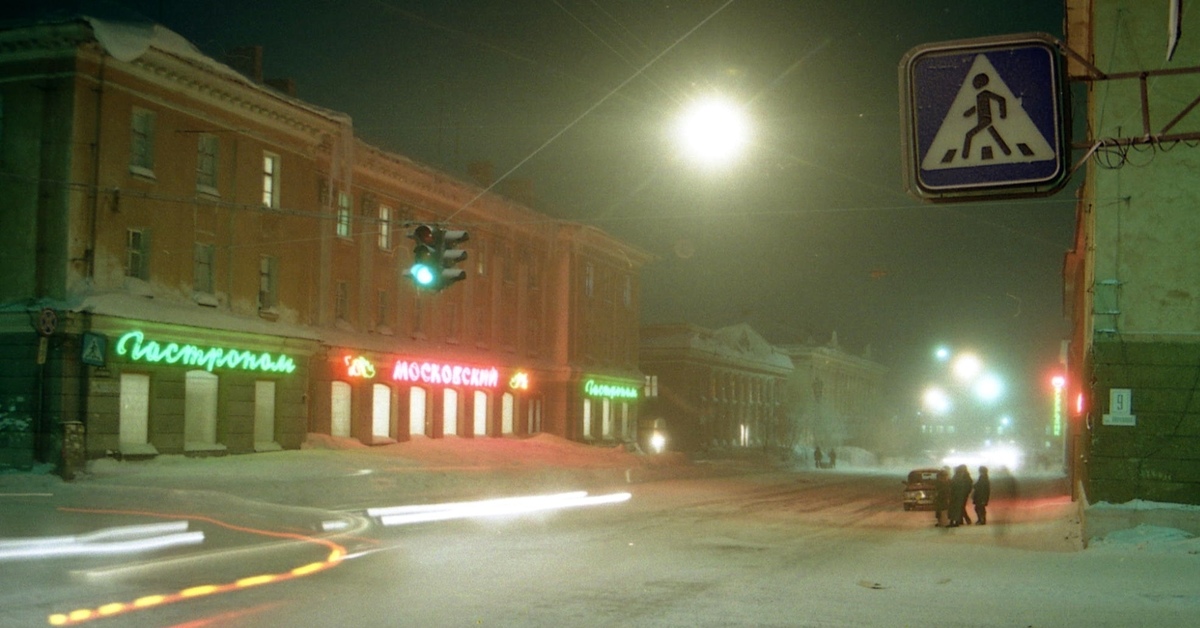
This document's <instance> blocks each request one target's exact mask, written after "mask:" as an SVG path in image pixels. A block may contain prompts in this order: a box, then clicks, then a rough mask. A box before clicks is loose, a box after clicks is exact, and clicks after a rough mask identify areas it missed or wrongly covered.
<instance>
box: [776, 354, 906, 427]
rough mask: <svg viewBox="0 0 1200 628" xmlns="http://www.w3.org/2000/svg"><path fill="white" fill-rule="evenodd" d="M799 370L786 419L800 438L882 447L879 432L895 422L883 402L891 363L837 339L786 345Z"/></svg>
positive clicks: (791, 387) (791, 385) (792, 382)
mask: <svg viewBox="0 0 1200 628" xmlns="http://www.w3.org/2000/svg"><path fill="white" fill-rule="evenodd" d="M780 351H782V352H783V353H784V354H786V355H787V356H788V357H790V358H791V360H792V364H793V365H794V366H795V370H793V371H792V374H791V377H790V378H789V380H788V389H787V390H788V420H789V422H790V423H791V425H792V426H793V430H794V431H795V434H796V443H797V444H799V445H802V446H806V447H821V448H822V449H825V450H828V449H829V448H830V447H838V446H842V445H855V446H858V447H862V448H864V449H868V450H871V451H879V450H880V447H881V445H883V444H885V443H881V442H880V438H879V436H880V433H881V432H885V431H887V429H888V428H890V426H891V423H892V421H891V419H890V418H889V417H890V414H888V413H887V412H886V411H885V409H884V408H883V402H882V399H883V387H884V383H885V382H884V378H885V377H886V375H887V372H888V369H887V367H885V366H883V365H882V364H879V363H878V362H875V361H873V360H872V359H870V357H864V356H857V355H853V354H851V353H849V352H847V351H845V350H844V349H843V348H842V347H841V345H839V344H838V339H837V333H836V332H834V334H833V335H832V336H831V337H830V340H829V342H828V343H826V344H823V345H815V344H791V345H783V346H781V347H780Z"/></svg>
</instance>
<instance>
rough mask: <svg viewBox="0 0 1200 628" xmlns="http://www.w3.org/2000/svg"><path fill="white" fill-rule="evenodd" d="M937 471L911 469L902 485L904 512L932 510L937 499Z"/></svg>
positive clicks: (932, 469)
mask: <svg viewBox="0 0 1200 628" xmlns="http://www.w3.org/2000/svg"><path fill="white" fill-rule="evenodd" d="M937 476H938V469H934V468H928V469H913V470H912V471H909V472H908V479H907V480H903V481H902V483H903V484H904V509H905V510H933V502H934V500H935V499H936V498H937Z"/></svg>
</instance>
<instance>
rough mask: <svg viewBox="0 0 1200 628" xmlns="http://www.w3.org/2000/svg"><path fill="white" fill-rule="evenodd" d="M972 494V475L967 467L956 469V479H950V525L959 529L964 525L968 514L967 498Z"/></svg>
mask: <svg viewBox="0 0 1200 628" xmlns="http://www.w3.org/2000/svg"><path fill="white" fill-rule="evenodd" d="M970 493H971V475H970V473H969V472H968V471H967V465H965V464H960V465H958V466H957V467H954V477H952V478H950V511H949V516H950V525H949V526H948V527H951V528H957V527H958V526H960V525H962V523H963V515H964V514H966V512H967V496H968V495H969V494H970Z"/></svg>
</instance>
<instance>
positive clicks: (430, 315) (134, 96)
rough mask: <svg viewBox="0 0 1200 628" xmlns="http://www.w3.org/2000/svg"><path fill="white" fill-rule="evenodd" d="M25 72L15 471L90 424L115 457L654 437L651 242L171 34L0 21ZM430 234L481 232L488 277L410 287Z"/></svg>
mask: <svg viewBox="0 0 1200 628" xmlns="http://www.w3.org/2000/svg"><path fill="white" fill-rule="evenodd" d="M0 79H2V80H0V198H2V199H3V209H2V211H0V269H3V272H4V279H3V281H0V467H4V466H28V465H29V464H32V463H33V462H36V461H47V462H55V461H57V460H58V459H59V449H60V447H61V442H62V434H63V427H64V426H65V425H68V424H70V425H76V426H79V427H80V428H81V429H82V432H83V433H84V434H85V437H84V441H85V442H84V448H85V449H86V455H87V456H88V457H92V458H95V457H101V456H106V455H116V456H151V455H155V454H159V453H188V454H195V455H219V454H224V453H245V452H254V451H265V450H273V449H281V448H282V449H294V448H297V447H299V446H300V444H301V443H302V442H303V441H304V440H305V437H306V434H307V433H309V432H316V433H322V434H331V435H334V436H340V437H345V438H355V439H358V440H360V441H362V442H363V443H367V444H382V443H390V442H395V441H403V440H407V439H410V438H415V437H433V438H440V437H448V436H461V437H475V438H480V437H492V436H505V435H521V434H529V433H535V432H547V433H551V434H556V435H560V436H563V437H566V438H571V439H575V440H581V441H611V442H621V441H626V440H630V439H632V438H633V437H634V434H635V431H636V421H637V409H638V400H639V397H640V393H641V385H642V375H641V373H640V372H639V370H638V364H637V351H638V312H639V281H638V277H639V272H640V268H641V266H642V265H643V264H644V263H646V262H647V261H648V260H649V259H650V258H649V256H647V255H646V254H645V253H643V252H641V251H639V250H637V249H635V248H633V247H630V246H628V245H626V244H623V243H621V242H619V241H617V240H616V239H614V238H612V237H611V236H609V235H608V234H605V233H604V232H602V231H600V230H598V229H595V228H592V227H587V226H583V225H579V224H574V223H569V222H562V221H556V220H552V219H549V218H547V217H546V216H544V215H541V214H538V213H536V212H535V211H534V210H532V209H530V208H529V207H528V206H527V205H522V204H519V203H516V202H514V201H512V200H509V199H506V198H503V197H500V196H497V195H494V194H490V193H485V192H484V191H483V190H482V189H481V188H479V187H478V186H476V185H474V184H471V183H466V182H464V181H461V180H457V179H455V178H454V177H451V176H449V175H447V174H445V173H442V172H439V171H436V170H434V169H431V168H429V167H427V166H423V165H421V164H418V163H415V162H413V161H411V160H410V159H408V158H406V157H404V156H401V155H397V154H393V153H389V152H387V151H385V150H383V149H380V148H378V147H374V146H370V145H368V144H366V143H364V142H362V141H361V140H359V139H358V138H357V137H356V136H355V134H354V129H353V124H352V120H351V119H350V118H349V117H348V116H346V115H345V114H342V113H338V112H334V111H329V110H327V109H323V108H321V107H317V106H314V105H311V104H308V103H306V102H303V101H301V100H298V99H296V98H295V97H293V96H291V95H289V93H286V92H285V91H280V90H277V89H275V88H272V87H270V86H268V85H266V84H263V83H262V82H261V79H260V77H249V78H248V77H247V76H244V75H243V74H240V73H238V72H236V71H234V70H233V69H231V68H230V67H228V66H226V65H223V64H221V63H218V62H216V61H214V60H213V59H210V58H208V57H206V56H205V55H203V54H202V53H200V52H199V51H198V50H197V49H196V48H195V47H194V46H192V45H191V44H190V43H188V42H187V41H185V40H183V39H182V38H180V37H179V36H178V35H176V34H175V33H172V32H171V31H169V30H167V29H165V28H163V27H161V26H157V25H151V24H140V25H130V24H114V23H110V22H107V21H105V20H100V19H94V18H87V17H78V18H71V17H65V18H59V19H56V20H52V21H45V22H40V23H37V24H31V25H29V26H26V27H11V28H8V29H6V30H0ZM526 191H527V192H528V190H526ZM418 223H445V224H448V225H450V226H451V227H452V228H453V227H457V228H466V229H469V234H470V239H469V241H468V242H467V243H466V246H465V247H464V248H465V249H466V250H467V251H468V258H467V260H466V261H465V262H464V263H463V264H462V266H461V267H462V268H465V269H466V270H467V277H466V280H465V281H462V282H460V283H457V284H455V285H453V286H451V287H449V288H448V289H446V290H445V291H443V292H440V293H427V292H420V291H418V290H416V289H415V288H414V286H413V284H412V283H411V282H410V281H408V280H407V279H406V278H405V277H404V274H403V273H404V271H405V270H406V269H407V268H408V267H409V265H410V264H411V263H412V253H411V244H412V243H411V242H409V241H408V240H407V239H406V238H405V234H406V233H407V232H408V231H409V230H410V229H411V227H412V225H414V224H418ZM460 225H462V226H460Z"/></svg>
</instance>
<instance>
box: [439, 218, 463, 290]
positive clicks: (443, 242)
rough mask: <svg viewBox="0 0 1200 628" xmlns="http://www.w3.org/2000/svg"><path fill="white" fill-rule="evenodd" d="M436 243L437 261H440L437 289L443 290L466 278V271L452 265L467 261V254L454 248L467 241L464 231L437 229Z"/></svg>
mask: <svg viewBox="0 0 1200 628" xmlns="http://www.w3.org/2000/svg"><path fill="white" fill-rule="evenodd" d="M435 236H436V241H437V252H438V259H439V260H441V268H442V272H441V281H440V283H439V285H438V287H439V288H445V287H446V286H449V285H450V284H452V283H454V282H456V281H462V280H463V279H466V278H467V271H465V270H463V269H461V268H455V267H454V265H455V264H457V263H459V262H461V261H463V260H465V259H467V252H466V251H464V250H462V249H460V248H456V247H458V246H459V245H460V244H461V243H463V242H466V241H467V240H468V237H467V232H466V231H446V230H443V229H438V230H437V233H436V234H435Z"/></svg>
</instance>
